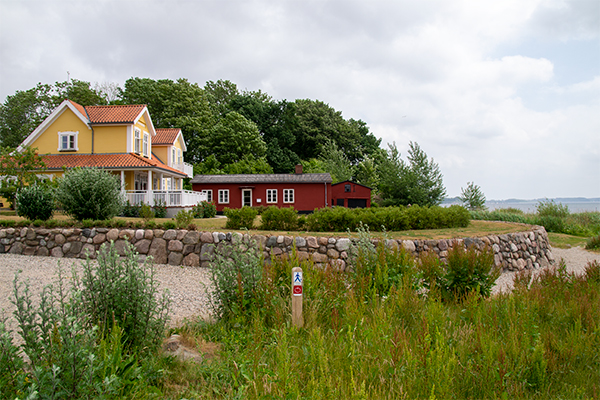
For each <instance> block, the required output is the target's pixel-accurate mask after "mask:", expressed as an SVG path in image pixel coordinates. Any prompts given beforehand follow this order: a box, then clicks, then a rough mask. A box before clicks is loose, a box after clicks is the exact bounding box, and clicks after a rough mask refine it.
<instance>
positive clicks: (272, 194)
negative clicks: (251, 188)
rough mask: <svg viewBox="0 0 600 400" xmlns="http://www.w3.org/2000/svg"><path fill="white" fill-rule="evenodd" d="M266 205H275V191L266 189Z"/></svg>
mask: <svg viewBox="0 0 600 400" xmlns="http://www.w3.org/2000/svg"><path fill="white" fill-rule="evenodd" d="M267 203H277V189H267Z"/></svg>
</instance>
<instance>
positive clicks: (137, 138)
mask: <svg viewBox="0 0 600 400" xmlns="http://www.w3.org/2000/svg"><path fill="white" fill-rule="evenodd" d="M141 141H142V131H141V130H140V129H139V128H135V129H134V130H133V151H134V153H136V154H140V153H141V151H142V149H141V147H142V146H141V144H142V142H141Z"/></svg>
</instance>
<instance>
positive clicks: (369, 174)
mask: <svg viewBox="0 0 600 400" xmlns="http://www.w3.org/2000/svg"><path fill="white" fill-rule="evenodd" d="M354 175H355V180H356V182H358V183H360V184H361V185H365V186H368V187H370V188H372V189H376V188H377V187H379V174H378V173H377V163H376V162H375V159H374V158H371V157H368V158H365V159H364V160H363V161H361V162H360V163H358V164H357V165H356V168H355V173H354Z"/></svg>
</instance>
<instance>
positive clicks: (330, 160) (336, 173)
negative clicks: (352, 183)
mask: <svg viewBox="0 0 600 400" xmlns="http://www.w3.org/2000/svg"><path fill="white" fill-rule="evenodd" d="M319 160H321V162H322V165H323V169H324V170H325V171H326V172H329V174H330V175H331V179H332V183H338V182H343V181H347V180H351V179H352V165H351V164H350V160H349V159H348V157H346V154H345V153H344V152H343V151H341V150H340V149H339V148H338V146H337V145H336V144H335V143H334V142H333V141H332V140H329V141H327V142H326V143H325V144H324V145H323V148H322V150H321V154H320V156H319Z"/></svg>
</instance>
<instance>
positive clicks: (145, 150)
mask: <svg viewBox="0 0 600 400" xmlns="http://www.w3.org/2000/svg"><path fill="white" fill-rule="evenodd" d="M144 155H145V156H146V157H148V132H144Z"/></svg>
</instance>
